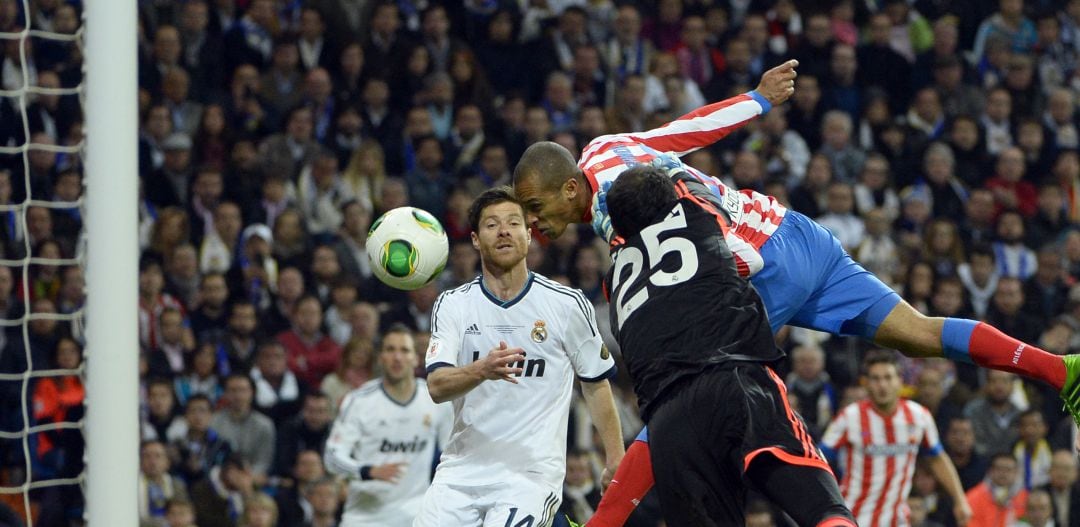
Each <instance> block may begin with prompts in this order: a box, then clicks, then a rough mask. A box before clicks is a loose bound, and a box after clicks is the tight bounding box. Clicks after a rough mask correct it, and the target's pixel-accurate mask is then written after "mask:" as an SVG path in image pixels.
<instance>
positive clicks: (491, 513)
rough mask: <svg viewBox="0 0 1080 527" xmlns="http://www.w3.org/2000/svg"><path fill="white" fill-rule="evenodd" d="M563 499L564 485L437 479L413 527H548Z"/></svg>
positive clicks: (428, 490)
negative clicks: (459, 482)
mask: <svg viewBox="0 0 1080 527" xmlns="http://www.w3.org/2000/svg"><path fill="white" fill-rule="evenodd" d="M560 502H562V489H558V490H556V489H551V488H548V487H547V486H544V485H541V484H538V483H535V482H531V481H523V480H518V481H517V482H515V483H505V484H499V485H485V486H459V485H453V484H447V483H440V482H433V483H432V484H431V486H430V487H428V489H427V492H426V493H425V494H424V503H423V505H421V506H420V513H419V514H417V516H416V520H415V521H413V527H548V526H550V525H551V522H553V521H554V520H555V511H557V510H558V509H559V503H560Z"/></svg>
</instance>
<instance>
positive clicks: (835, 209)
mask: <svg viewBox="0 0 1080 527" xmlns="http://www.w3.org/2000/svg"><path fill="white" fill-rule="evenodd" d="M826 196H827V197H826V206H825V214H822V215H821V216H818V217H817V222H818V223H820V224H821V226H822V227H825V228H826V229H828V230H829V231H830V232H831V233H832V234H833V236H835V237H836V239H837V240H839V241H840V244H841V245H843V247H844V249H845V250H848V251H853V250H855V248H856V247H858V246H859V244H860V243H862V240H863V236H864V235H865V234H866V225H865V224H864V223H863V220H862V218H860V217H858V216H856V215H855V196H854V191H853V190H852V187H851V185H850V184H848V183H843V182H840V181H834V182H833V183H832V184H830V185H829V190H828V192H827V193H826Z"/></svg>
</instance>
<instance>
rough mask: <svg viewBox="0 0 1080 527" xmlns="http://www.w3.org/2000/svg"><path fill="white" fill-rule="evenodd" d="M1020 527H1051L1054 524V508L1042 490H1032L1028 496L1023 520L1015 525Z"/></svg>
mask: <svg viewBox="0 0 1080 527" xmlns="http://www.w3.org/2000/svg"><path fill="white" fill-rule="evenodd" d="M1017 525H1019V526H1022V527H1052V526H1053V525H1056V524H1055V523H1054V508H1053V504H1052V503H1051V501H1050V494H1048V493H1047V492H1046V491H1044V490H1032V491H1031V493H1030V494H1029V495H1028V500H1027V507H1026V508H1025V509H1024V520H1023V521H1021V522H1019V523H1017Z"/></svg>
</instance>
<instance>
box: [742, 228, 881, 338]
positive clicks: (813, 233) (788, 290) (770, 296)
mask: <svg viewBox="0 0 1080 527" xmlns="http://www.w3.org/2000/svg"><path fill="white" fill-rule="evenodd" d="M761 258H762V259H763V260H764V267H763V268H762V269H761V271H759V272H758V273H757V274H755V275H754V276H753V277H752V278H751V279H750V282H751V283H752V284H754V287H755V288H756V289H757V291H758V294H760V295H761V299H762V300H763V301H764V303H765V309H766V311H768V314H769V325H770V326H771V327H772V330H773V333H776V332H777V331H778V330H779V329H780V328H781V327H782V326H784V325H787V324H790V325H793V326H799V327H803V328H807V329H815V330H818V331H824V332H826V333H832V334H834V335H854V336H859V337H863V338H866V339H873V338H874V334H876V333H877V329H878V326H880V325H881V322H882V321H883V320H885V317H886V316H887V315H888V314H889V312H891V311H892V309H893V308H894V307H896V304H898V303H899V302H900V295H898V294H896V292H895V291H893V290H892V289H890V288H889V286H887V285H885V284H884V283H883V282H882V281H881V280H878V278H877V277H876V276H874V275H873V273H871V272H869V271H867V270H866V269H864V268H863V266H861V265H859V264H858V263H856V262H855V260H852V259H851V256H849V255H848V253H847V251H845V250H844V248H843V247H841V246H840V242H839V241H838V240H837V239H836V237H835V236H833V235H832V234H831V233H830V232H829V231H828V230H826V229H825V227H822V226H821V225H818V224H817V223H816V222H814V221H813V220H811V219H810V218H807V217H806V216H804V215H802V214H799V213H798V212H795V211H793V210H789V211H788V212H787V214H786V215H785V216H784V220H783V222H781V223H780V226H779V227H778V228H777V229H776V232H775V233H773V235H772V237H770V238H769V240H768V241H767V242H765V244H764V245H762V246H761Z"/></svg>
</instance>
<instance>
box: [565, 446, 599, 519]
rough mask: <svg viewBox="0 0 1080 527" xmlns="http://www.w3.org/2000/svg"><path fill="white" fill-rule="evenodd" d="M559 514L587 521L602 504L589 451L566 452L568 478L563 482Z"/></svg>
mask: <svg viewBox="0 0 1080 527" xmlns="http://www.w3.org/2000/svg"><path fill="white" fill-rule="evenodd" d="M562 494H563V495H562V504H561V505H559V514H565V515H566V516H567V517H568V518H570V519H571V520H573V521H586V520H585V518H589V517H591V516H592V515H593V512H594V511H595V510H596V507H597V506H598V505H599V504H600V488H599V487H598V486H597V485H596V482H595V478H594V477H593V473H592V467H591V466H590V460H589V453H588V452H584V451H581V450H571V451H570V452H567V454H566V479H565V481H564V482H563V491H562Z"/></svg>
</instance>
